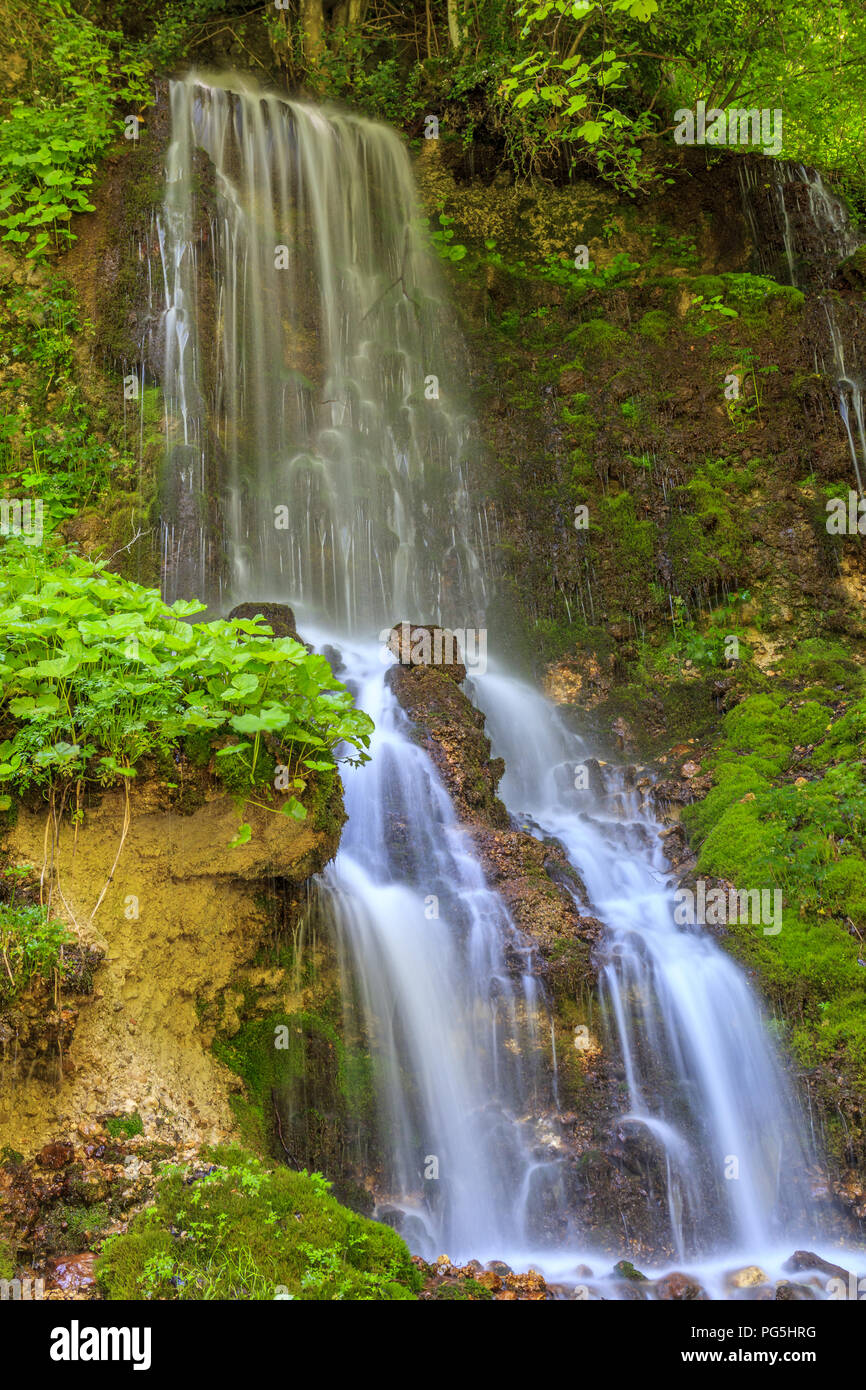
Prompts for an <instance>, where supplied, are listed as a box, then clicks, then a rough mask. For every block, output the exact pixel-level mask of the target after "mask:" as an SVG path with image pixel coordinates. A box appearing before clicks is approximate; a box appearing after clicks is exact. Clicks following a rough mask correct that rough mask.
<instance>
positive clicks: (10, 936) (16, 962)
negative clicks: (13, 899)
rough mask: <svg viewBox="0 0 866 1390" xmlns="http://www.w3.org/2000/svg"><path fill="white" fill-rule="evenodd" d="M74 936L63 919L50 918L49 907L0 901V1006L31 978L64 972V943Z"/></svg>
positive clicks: (17, 993) (69, 941)
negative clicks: (52, 919)
mask: <svg viewBox="0 0 866 1390" xmlns="http://www.w3.org/2000/svg"><path fill="white" fill-rule="evenodd" d="M73 940H74V938H73V937H72V936H70V934H69V932H68V930H67V929H66V927H65V926H64V925H63V923H62V922H58V921H49V920H48V912H47V909H46V908H44V907H39V906H26V905H22V906H15V905H14V904H9V903H0V1007H2V1006H3V1005H8V1004H10V1003H11V1002H12V1001H13V1000H14V999H15V998H16V997H17V996H18V995H19V994H20V993H21V991H22V990H23V989H26V988H27V986H28V985H29V984H30V982H31V981H32V980H34V979H36V978H39V979H42V980H51V979H53V978H54V977H55V975H56V976H60V975H62V973H63V947H64V946H67V945H70V944H71V943H72V941H73Z"/></svg>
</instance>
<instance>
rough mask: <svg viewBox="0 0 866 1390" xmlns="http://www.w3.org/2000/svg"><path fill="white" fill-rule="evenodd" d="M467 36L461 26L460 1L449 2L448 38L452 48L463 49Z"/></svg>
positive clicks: (449, 0) (451, 0) (452, 0)
mask: <svg viewBox="0 0 866 1390" xmlns="http://www.w3.org/2000/svg"><path fill="white" fill-rule="evenodd" d="M464 37H465V35H464V33H463V30H462V28H461V26H460V0H448V38H449V40H450V43H451V47H452V48H462V46H463V39H464Z"/></svg>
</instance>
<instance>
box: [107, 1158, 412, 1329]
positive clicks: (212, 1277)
mask: <svg viewBox="0 0 866 1390" xmlns="http://www.w3.org/2000/svg"><path fill="white" fill-rule="evenodd" d="M210 1157H211V1159H212V1160H213V1165H211V1164H208V1165H206V1166H205V1167H204V1168H202V1169H199V1170H198V1171H196V1170H188V1169H182V1168H174V1169H171V1170H170V1171H169V1172H168V1173H167V1175H166V1176H165V1177H164V1178H163V1179H162V1180H161V1181H160V1182H159V1184H158V1187H157V1192H156V1200H155V1202H154V1204H153V1206H152V1207H150V1208H148V1209H147V1210H146V1211H144V1212H142V1213H140V1214H139V1215H138V1216H136V1217H135V1218H134V1219H133V1221H132V1222H131V1223H130V1226H129V1230H128V1231H127V1233H126V1234H125V1235H118V1236H114V1237H111V1238H110V1239H109V1240H108V1241H106V1243H105V1246H104V1247H103V1251H102V1255H101V1257H100V1259H99V1261H98V1263H97V1267H96V1272H97V1278H98V1280H99V1283H100V1285H101V1287H102V1289H103V1291H104V1292H105V1295H106V1297H107V1298H109V1299H112V1300H127V1299H133V1300H141V1299H147V1298H156V1299H166V1300H172V1301H174V1300H188V1301H205V1300H212V1299H221V1300H226V1301H228V1300H237V1299H252V1300H257V1301H262V1300H271V1299H299V1300H304V1301H310V1300H314V1301H335V1300H340V1301H346V1300H349V1301H358V1300H362V1301H370V1300H375V1301H376V1302H381V1301H395V1300H406V1299H414V1298H415V1296H416V1294H417V1292H418V1290H419V1288H420V1287H421V1276H420V1274H419V1273H418V1271H417V1270H416V1268H415V1267H414V1265H413V1264H412V1261H411V1257H410V1254H409V1250H408V1247H407V1246H406V1244H405V1242H404V1241H403V1240H401V1238H400V1236H398V1235H397V1233H396V1232H395V1231H393V1230H392V1229H391V1227H390V1226H383V1225H381V1224H380V1223H379V1222H376V1221H371V1220H369V1219H368V1218H366V1217H363V1216H358V1215H357V1214H356V1213H355V1212H351V1211H348V1210H346V1208H345V1207H342V1206H340V1204H339V1203H338V1202H337V1201H335V1199H334V1198H333V1197H332V1196H331V1195H330V1192H329V1190H328V1188H329V1184H328V1183H326V1182H325V1180H324V1178H322V1177H321V1176H320V1175H319V1174H312V1175H310V1174H308V1173H306V1172H301V1173H296V1172H292V1171H291V1170H290V1169H288V1168H278V1169H274V1168H269V1167H268V1166H266V1165H265V1164H263V1163H261V1162H259V1161H258V1160H257V1159H255V1158H253V1157H251V1156H250V1155H249V1154H247V1153H244V1152H243V1150H241V1149H237V1148H231V1149H218V1150H215V1151H213V1153H212V1154H211V1155H210Z"/></svg>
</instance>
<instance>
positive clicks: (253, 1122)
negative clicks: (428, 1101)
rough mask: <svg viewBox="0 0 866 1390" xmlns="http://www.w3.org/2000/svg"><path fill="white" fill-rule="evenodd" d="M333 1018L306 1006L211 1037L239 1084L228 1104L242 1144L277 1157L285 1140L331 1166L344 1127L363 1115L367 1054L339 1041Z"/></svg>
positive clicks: (369, 1090)
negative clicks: (241, 1091)
mask: <svg viewBox="0 0 866 1390" xmlns="http://www.w3.org/2000/svg"><path fill="white" fill-rule="evenodd" d="M250 1003H251V1005H254V1000H251V1001H250ZM338 1023H339V1020H335V1021H331V1019H329V1018H327V1017H325V1016H324V1015H323V1014H322V1013H315V1012H312V1011H299V1012H297V1013H292V1014H288V1013H285V1012H282V1011H276V1012H272V1013H269V1014H268V1015H267V1016H266V1017H264V1018H259V1019H253V1020H251V1021H248V1022H246V1023H244V1025H243V1027H242V1028H241V1029H240V1030H239V1031H238V1032H237V1033H236V1034H235V1035H234V1036H233V1037H232V1038H230V1039H224V1038H223V1039H217V1040H216V1041H215V1042H214V1052H215V1053H216V1055H217V1056H218V1057H219V1058H220V1060H221V1061H223V1062H225V1063H226V1065H227V1066H229V1067H230V1068H231V1070H232V1071H234V1072H235V1073H236V1074H237V1075H238V1076H240V1077H241V1079H242V1080H243V1082H244V1084H245V1087H246V1094H245V1096H244V1097H243V1098H235V1099H233V1102H232V1104H233V1108H234V1110H235V1113H236V1115H237V1119H238V1123H239V1125H240V1130H241V1134H242V1137H243V1139H244V1142H245V1143H246V1144H247V1145H249V1146H250V1147H252V1148H254V1149H255V1150H256V1151H257V1152H259V1153H261V1154H266V1153H269V1152H272V1153H274V1154H275V1155H277V1156H280V1155H282V1154H283V1153H284V1152H285V1150H284V1148H283V1145H285V1146H286V1147H287V1148H288V1149H289V1151H290V1152H291V1153H292V1155H293V1156H294V1155H298V1154H299V1155H301V1156H303V1157H306V1155H308V1154H312V1155H313V1156H314V1160H313V1159H311V1160H310V1161H315V1162H316V1163H318V1164H322V1165H323V1166H326V1167H327V1168H328V1170H329V1171H335V1169H336V1168H337V1167H338V1166H339V1161H340V1159H341V1156H342V1151H343V1149H344V1147H345V1138H346V1131H347V1128H351V1129H354V1128H355V1127H356V1126H357V1125H358V1124H359V1123H360V1122H361V1119H362V1118H363V1117H365V1116H366V1117H368V1118H369V1117H370V1115H371V1111H372V1106H373V1098H374V1092H373V1078H372V1062H371V1059H370V1056H369V1054H368V1053H366V1052H364V1051H362V1050H360V1049H356V1048H354V1047H349V1046H347V1045H346V1043H345V1042H344V1041H343V1038H342V1036H341V1031H340V1028H339V1026H338ZM275 1108H276V1111H277V1113H278V1114H279V1115H280V1116H281V1127H282V1144H280V1142H279V1139H278V1136H277V1135H276V1134H275V1133H274V1130H275V1119H274V1114H275Z"/></svg>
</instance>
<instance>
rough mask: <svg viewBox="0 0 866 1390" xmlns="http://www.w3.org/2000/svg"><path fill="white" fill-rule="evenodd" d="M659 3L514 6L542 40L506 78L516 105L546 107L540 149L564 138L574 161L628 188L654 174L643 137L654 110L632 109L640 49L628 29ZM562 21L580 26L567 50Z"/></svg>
mask: <svg viewBox="0 0 866 1390" xmlns="http://www.w3.org/2000/svg"><path fill="white" fill-rule="evenodd" d="M657 9H658V4H657V0H607V3H606V4H601V3H598V4H597V3H595V0H542V3H540V4H538V3H536V0H527V2H526V3H523V4H521V5H519V6H518V10H517V13H518V15H519V16H520V18H522V19H523V21H524V27H523V36H524V37H531V38H532V39H533V40H534V41H535V39H536V35H539V36H540V38H541V46H540V47H537V48H533V51H532V52H531V53H530V54H529V55H528V56H527V57H525V58H521V59H520V61H519V62H517V63H515V64H514V65H513V67H512V69H511V76H509V77H508V78H506V80H505V82H504V83H503V87H504V90H505V92H506V94H507V95H508V96H509V97H510V98H511V100H512V101H513V102H514V105H515V108H516V109H517V110H521V109H524V108H528V107H541V108H542V109H544V110H545V111H546V114H547V120H546V122H545V133H544V135H543V136H542V137H541V144H542V148H543V144H544V143H547V144H550V143H557V144H558V143H560V142H562V143H564V144H565V145H566V146H567V147H569V149H570V150H571V151H572V152H573V154H572V157H573V158H574V159H577V158H580V159H582V160H583V161H585V162H588V163H593V164H594V165H595V167H596V168H597V170H598V172H599V173H600V174H602V175H603V176H604V177H606V178H609V179H611V180H612V181H613V182H614V183H616V184H617V185H618V186H620V187H622V188H625V189H627V190H630V191H635V190H637V189H639V188H642V187H644V186H645V185H646V183H647V182H648V181H649V180H651V179H652V177H653V172H652V170H650V171H647V170H646V169H645V168H644V167H642V160H643V150H642V148H641V143H640V142H641V141H642V140H643V139H645V138H646V136H647V135H649V134H650V132H651V131H652V130H653V128H654V125H655V117H654V116H653V115H652V113H651V111H650V110H648V109H647V110H637V111H635V110H633V109H632V104H631V102H630V101H629V100H628V95H627V93H628V86H629V82H630V79H631V72H630V62H629V55H630V52H631V51H632V50H633V49H634V48H635V47H636V44H635V42H634V41H633V40H632V37H631V33H632V30H633V28H634V27H635V26H640V25H644V24H646V22H647V20H649V19H650V18H651V17H652V15H653V14H655V12H656V10H657ZM599 20H601V21H602V23H601V28H599V23H598V21H599ZM563 21H565V28H566V31H568V30H569V28H571V29H572V33H573V26H575V25H577V26H578V32H577V34H576V35H574V37H573V38H571V39H570V42H569V46H568V49H567V50H566V51H563V49H562V48H561V47H557V36H558V34H559V30H560V27H561V26H562V24H563ZM620 21H622V24H621V23H620ZM563 37H565V36H563ZM583 37H585V39H586V42H585V43H584V44H581V38H583ZM624 97H625V99H623V98H624Z"/></svg>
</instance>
